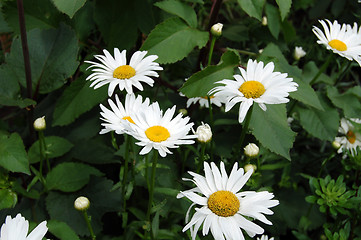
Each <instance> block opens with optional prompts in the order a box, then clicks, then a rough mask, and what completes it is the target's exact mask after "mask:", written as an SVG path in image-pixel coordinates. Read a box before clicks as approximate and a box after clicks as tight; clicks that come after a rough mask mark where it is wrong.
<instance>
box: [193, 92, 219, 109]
mask: <svg viewBox="0 0 361 240" xmlns="http://www.w3.org/2000/svg"><path fill="white" fill-rule="evenodd" d="M209 100H210V102H211V104H214V105H216V106H217V107H220V106H222V101H221V99H219V98H218V97H215V96H213V95H212V96H209ZM196 103H199V106H200V107H205V108H209V103H208V97H207V96H206V97H194V98H189V99H188V100H187V108H189V107H190V105H192V104H196Z"/></svg>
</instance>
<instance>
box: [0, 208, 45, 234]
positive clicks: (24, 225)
mask: <svg viewBox="0 0 361 240" xmlns="http://www.w3.org/2000/svg"><path fill="white" fill-rule="evenodd" d="M28 230H29V222H28V220H25V218H24V217H22V216H21V214H20V213H18V214H17V215H16V217H15V218H11V216H7V217H6V219H5V223H4V224H3V225H2V226H1V233H0V240H41V239H43V237H44V236H45V234H46V232H47V231H48V228H47V226H46V221H43V222H41V223H40V224H39V225H38V226H37V227H36V228H35V229H34V230H33V231H32V232H31V233H30V234H29V235H27V234H28Z"/></svg>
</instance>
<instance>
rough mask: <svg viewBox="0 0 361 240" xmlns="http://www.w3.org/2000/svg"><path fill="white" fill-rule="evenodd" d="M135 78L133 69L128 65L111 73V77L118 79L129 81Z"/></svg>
mask: <svg viewBox="0 0 361 240" xmlns="http://www.w3.org/2000/svg"><path fill="white" fill-rule="evenodd" d="M133 76H135V69H134V68H132V67H131V66H129V65H123V66H120V67H117V68H116V69H115V70H114V72H113V77H114V78H118V79H129V78H131V77H133Z"/></svg>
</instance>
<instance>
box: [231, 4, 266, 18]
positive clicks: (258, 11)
mask: <svg viewBox="0 0 361 240" xmlns="http://www.w3.org/2000/svg"><path fill="white" fill-rule="evenodd" d="M237 1H238V3H239V5H240V6H241V8H242V9H243V10H244V11H245V12H246V13H247V14H248V15H249V16H251V17H254V18H257V19H258V20H259V21H262V10H263V6H264V4H265V2H266V0H237Z"/></svg>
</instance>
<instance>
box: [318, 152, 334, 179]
mask: <svg viewBox="0 0 361 240" xmlns="http://www.w3.org/2000/svg"><path fill="white" fill-rule="evenodd" d="M335 155H336V154H335V153H332V154H331V155H330V156H329V157H328V158H326V159H325V160H323V162H322V165H321V168H320V171H319V172H318V174H317V178H319V177H320V176H321V173H322V170H323V167H324V166H325V165H326V163H327V162H328V161H329V160H330V159H332V158H333V157H335Z"/></svg>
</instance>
